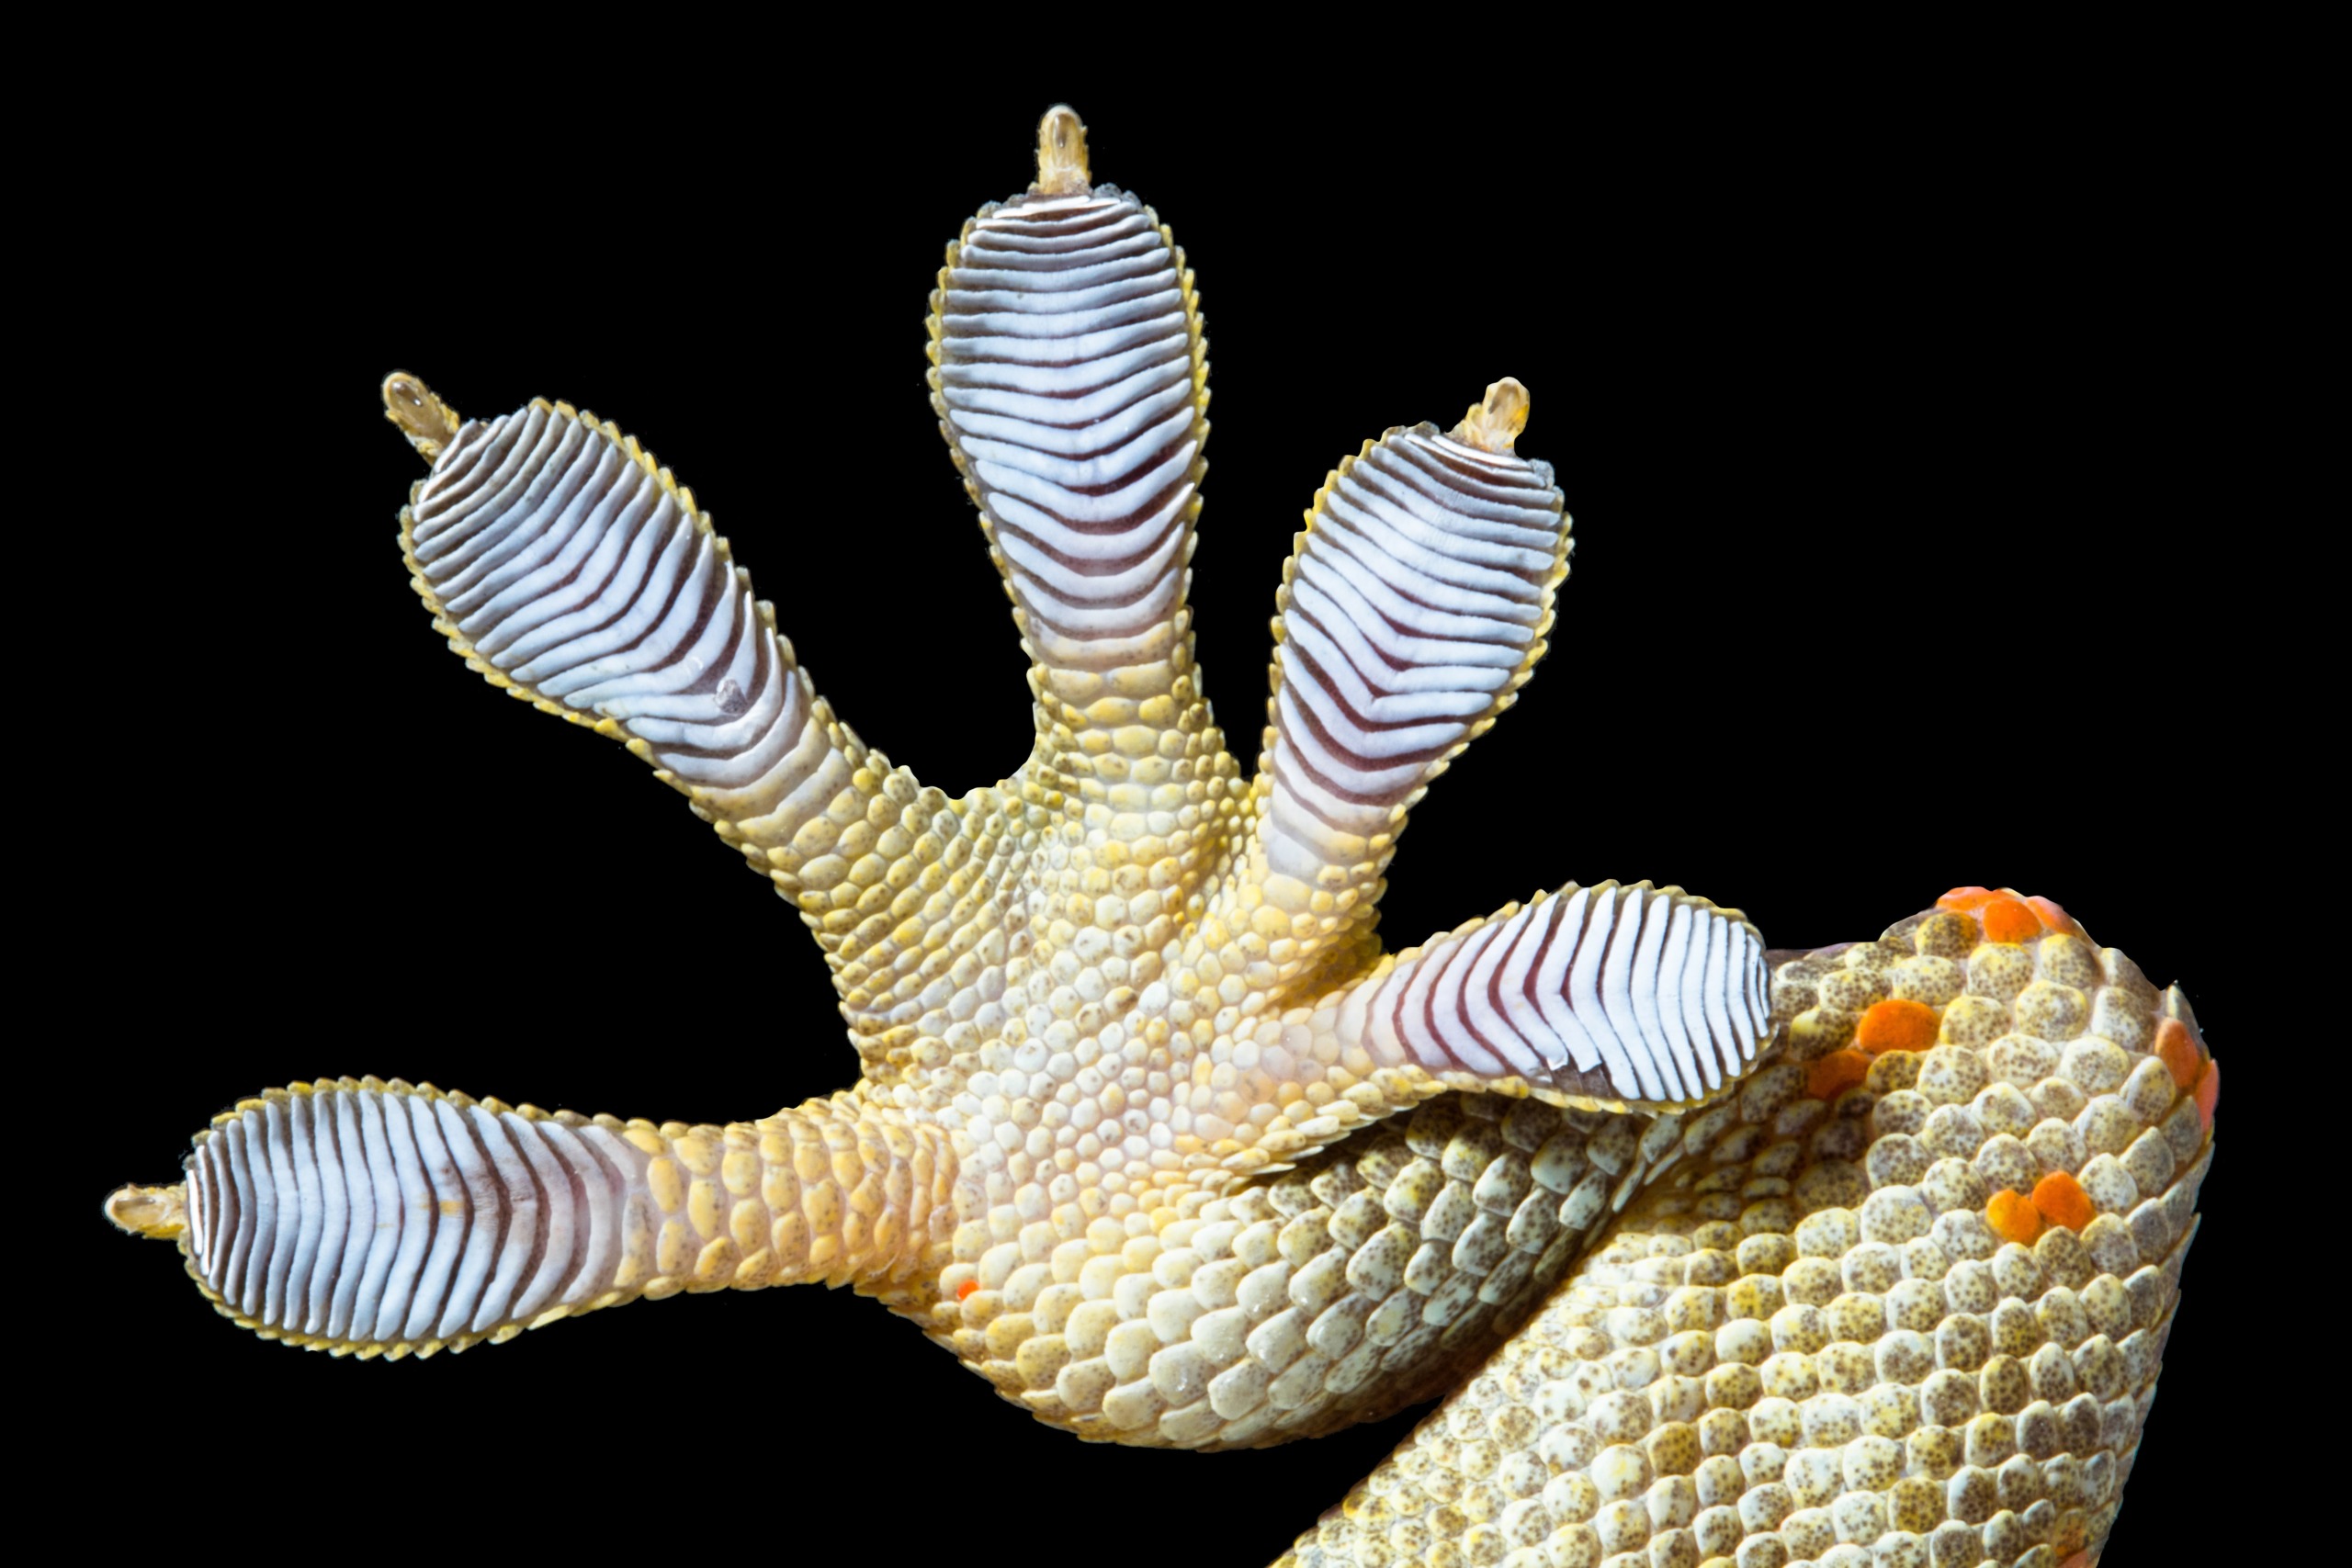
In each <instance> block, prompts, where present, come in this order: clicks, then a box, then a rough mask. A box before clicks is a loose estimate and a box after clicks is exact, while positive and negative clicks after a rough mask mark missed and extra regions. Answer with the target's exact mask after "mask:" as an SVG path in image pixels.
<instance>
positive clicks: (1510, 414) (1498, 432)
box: [1453, 376, 1527, 452]
mask: <svg viewBox="0 0 2352 1568" xmlns="http://www.w3.org/2000/svg"><path fill="white" fill-rule="evenodd" d="M1526 428H1527V389H1526V388H1525V387H1522V386H1521V385H1520V384H1519V382H1518V381H1517V380H1516V379H1515V378H1512V377H1510V376H1506V377H1504V378H1502V379H1501V380H1499V381H1498V382H1496V383H1495V384H1494V385H1493V386H1491V387H1488V388H1487V395H1486V397H1485V398H1484V399H1482V400H1479V401H1477V402H1475V403H1473V404H1471V405H1470V412H1468V413H1465V414H1464V415H1463V416H1462V423H1460V424H1457V425H1455V426H1454V427H1453V438H1454V439H1455V440H1456V441H1459V442H1461V443H1462V444H1463V445H1464V446H1476V448H1478V450H1480V451H1481V452H1508V451H1510V449H1511V445H1512V443H1514V442H1516V441H1517V440H1518V439H1519V436H1520V433H1521V431H1523V430H1525V429H1526Z"/></svg>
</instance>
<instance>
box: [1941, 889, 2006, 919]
mask: <svg viewBox="0 0 2352 1568" xmlns="http://www.w3.org/2000/svg"><path fill="white" fill-rule="evenodd" d="M1997 897H2000V895H1999V894H1997V893H1996V892H1994V891H1993V890H1992V889H1991V888H1989V887H1955V888H1953V889H1952V890H1951V892H1949V893H1947V894H1945V895H1944V896H1943V897H1940V898H1939V899H1937V900H1936V908H1939V909H1957V910H1959V911H1960V912H1961V913H1962V914H1967V913H1969V912H1970V911H1972V910H1974V909H1977V908H1982V907H1983V906H1984V905H1985V901H1986V900H1987V899H1991V898H1997Z"/></svg>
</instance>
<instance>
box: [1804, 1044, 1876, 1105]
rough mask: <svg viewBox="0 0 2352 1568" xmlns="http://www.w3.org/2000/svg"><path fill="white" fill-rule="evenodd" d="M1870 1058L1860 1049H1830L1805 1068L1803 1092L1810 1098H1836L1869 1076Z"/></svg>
mask: <svg viewBox="0 0 2352 1568" xmlns="http://www.w3.org/2000/svg"><path fill="white" fill-rule="evenodd" d="M1870 1073H1871V1059H1870V1057H1869V1055H1867V1054H1865V1053H1863V1052H1860V1051H1853V1050H1846V1051H1832V1052H1830V1053H1829V1055H1826V1056H1824V1057H1822V1058H1821V1060H1819V1061H1817V1062H1815V1063H1814V1064H1813V1066H1810V1067H1808V1068H1806V1069H1805V1075H1804V1092H1805V1095H1806V1097H1807V1098H1808V1099H1812V1100H1836V1099H1837V1098H1838V1096H1839V1095H1841V1094H1843V1093H1845V1092H1846V1091H1847V1090H1848V1089H1851V1088H1853V1087H1854V1086H1855V1085H1856V1084H1858V1083H1860V1082H1861V1081H1862V1080H1863V1079H1864V1078H1866V1077H1870Z"/></svg>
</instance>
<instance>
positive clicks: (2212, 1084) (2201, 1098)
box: [2197, 1059, 2222, 1133]
mask: <svg viewBox="0 0 2352 1568" xmlns="http://www.w3.org/2000/svg"><path fill="white" fill-rule="evenodd" d="M2221 1102H2222V1064H2221V1063H2219V1062H2216V1061H2212V1060H2210V1059H2209V1060H2208V1061H2207V1062H2206V1064H2205V1075H2204V1077H2200V1078H2199V1079H2198V1080H2197V1119H2198V1120H2199V1122H2204V1123H2205V1130H2206V1131H2207V1132H2209V1133H2210V1132H2211V1131H2212V1130H2213V1108H2214V1107H2215V1106H2216V1105H2219V1104H2220V1103H2221Z"/></svg>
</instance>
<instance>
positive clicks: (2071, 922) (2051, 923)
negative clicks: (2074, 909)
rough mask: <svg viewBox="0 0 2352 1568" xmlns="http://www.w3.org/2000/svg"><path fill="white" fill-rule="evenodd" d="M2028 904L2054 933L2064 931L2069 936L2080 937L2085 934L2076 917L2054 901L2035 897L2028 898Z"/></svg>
mask: <svg viewBox="0 0 2352 1568" xmlns="http://www.w3.org/2000/svg"><path fill="white" fill-rule="evenodd" d="M2026 902H2027V903H2028V904H2029V905H2030V906H2032V908H2033V912H2034V913H2035V914H2037V915H2039V916H2041V923H2042V924H2043V925H2045V926H2048V927H2049V928H2050V929H2051V930H2052V931H2064V932H2065V933H2066V934H2067V935H2068V936H2080V935H2082V934H2083V928H2082V926H2081V924H2080V923H2079V922H2078V921H2076V920H2075V917H2074V916H2072V915H2070V914H2068V913H2066V911H2065V910H2064V909H2062V908H2059V907H2058V906H2057V905H2056V904H2055V903H2053V902H2052V900H2050V899H2048V898H2041V897H2035V898H2028V899H2027V900H2026Z"/></svg>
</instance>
